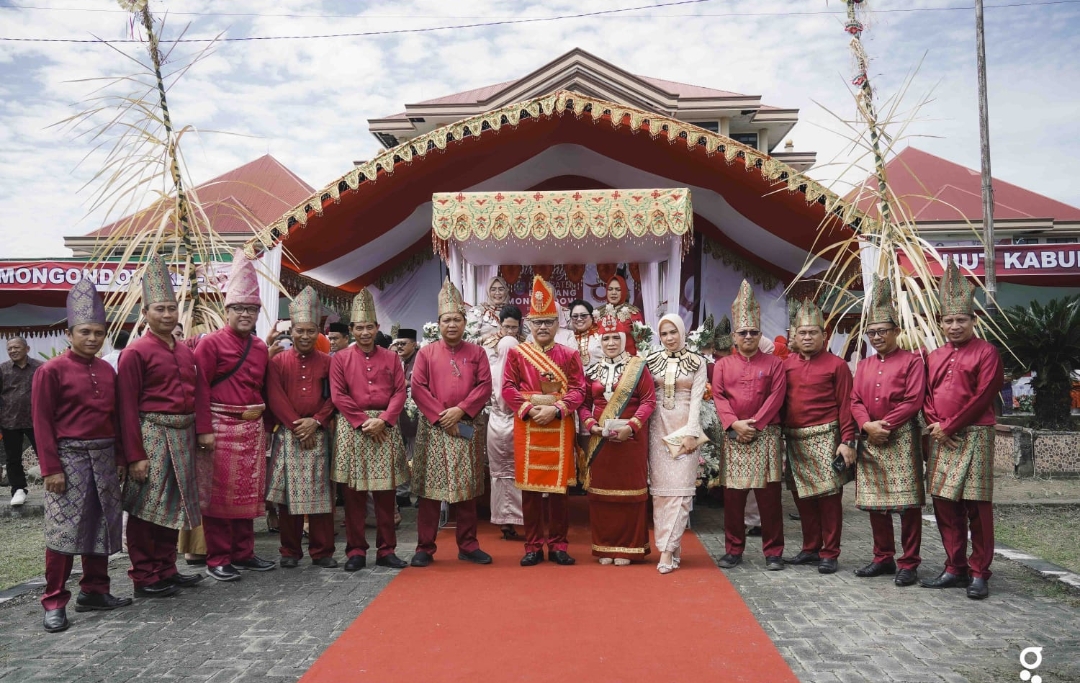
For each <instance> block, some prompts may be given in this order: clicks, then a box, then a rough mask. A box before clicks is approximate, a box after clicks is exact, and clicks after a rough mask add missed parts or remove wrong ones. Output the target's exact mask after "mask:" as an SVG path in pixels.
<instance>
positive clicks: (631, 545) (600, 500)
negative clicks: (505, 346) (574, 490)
mask: <svg viewBox="0 0 1080 683" xmlns="http://www.w3.org/2000/svg"><path fill="white" fill-rule="evenodd" d="M627 328H628V324H627V323H626V322H623V321H619V320H618V319H617V318H616V317H615V316H610V315H609V316H605V317H604V318H602V319H601V320H600V332H601V335H602V336H601V338H600V345H601V348H602V349H603V351H604V359H603V360H602V361H601V362H599V363H596V364H595V365H593V366H592V367H591V368H589V370H588V371H587V375H588V377H587V383H586V391H585V402H584V403H583V404H582V406H581V408H579V409H578V416H579V417H580V418H581V421H582V424H583V425H585V428H586V429H588V430H589V434H590V435H591V438H590V439H589V444H588V447H587V448H586V449H585V463H584V467H582V468H580V470H581V471H583V472H585V481H584V483H585V490H586V491H587V492H588V496H589V526H590V527H591V528H592V553H593V556H595V557H598V558H599V560H600V564H612V563H613V562H614V564H617V565H627V564H630V561H631V560H642V559H644V558H645V556H646V555H648V554H649V525H648V518H647V506H648V493H649V488H648V470H649V432H648V424H649V416H650V415H652V412H653V409H654V408H656V396H655V394H654V392H653V379H652V375H651V374H650V373H649V372H646V366H645V361H644V359H642V358H638V357H636V356H631V355H630V354H629V353H627V352H626V338H627V336H628V334H627V331H626V330H627Z"/></svg>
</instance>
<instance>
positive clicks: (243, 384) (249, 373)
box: [121, 326, 270, 406]
mask: <svg viewBox="0 0 1080 683" xmlns="http://www.w3.org/2000/svg"><path fill="white" fill-rule="evenodd" d="M247 341H248V338H247V337H241V336H240V335H239V334H237V333H236V332H234V331H233V329H232V328H231V327H227V326H226V327H224V328H222V329H220V330H218V331H217V332H212V333H210V334H208V335H206V336H205V337H203V338H202V339H200V340H199V343H198V345H197V346H196V347H195V363H196V364H197V365H198V366H199V371H200V372H202V373H203V375H205V376H206V383H207V384H208V385H209V386H210V401H211V402H212V403H220V404H223V405H229V406H251V405H258V404H260V403H262V402H263V385H264V384H265V382H266V366H267V365H268V364H269V360H270V356H269V353H268V352H267V350H266V343H265V342H264V341H263V340H262V339H259V337H258V336H257V335H255V334H254V333H252V335H251V350H250V351H249V352H248V355H247V357H246V358H244V363H243V365H241V367H240V369H239V370H237V371H236V372H234V373H233V374H232V375H231V376H230V377H229V378H228V379H226V380H225V381H223V382H221V383H219V384H217V385H215V384H214V380H215V379H216V378H217V377H219V376H221V375H225V374H227V373H228V372H230V371H231V370H232V369H233V368H235V367H236V364H237V363H239V362H240V357H241V356H243V354H244V348H245V347H246V346H247ZM121 357H123V354H121Z"/></svg>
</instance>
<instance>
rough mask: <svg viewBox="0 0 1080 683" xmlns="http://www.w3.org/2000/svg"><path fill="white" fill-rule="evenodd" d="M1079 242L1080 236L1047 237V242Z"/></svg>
mask: <svg viewBox="0 0 1080 683" xmlns="http://www.w3.org/2000/svg"><path fill="white" fill-rule="evenodd" d="M1077 242H1080V238H1076V237H1047V238H1046V243H1047V244H1076V243H1077Z"/></svg>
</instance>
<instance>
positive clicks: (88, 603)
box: [75, 592, 131, 612]
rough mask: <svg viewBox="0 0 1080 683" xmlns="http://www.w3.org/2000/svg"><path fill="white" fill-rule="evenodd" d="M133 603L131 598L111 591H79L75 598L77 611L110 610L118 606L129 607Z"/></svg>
mask: <svg viewBox="0 0 1080 683" xmlns="http://www.w3.org/2000/svg"><path fill="white" fill-rule="evenodd" d="M130 604H131V598H118V597H116V596H115V595H113V594H111V593H82V592H80V593H79V597H77V598H75V611H76V612H93V611H96V610H101V611H103V612H108V611H109V610H112V609H116V608H117V607H127V606H128V605H130Z"/></svg>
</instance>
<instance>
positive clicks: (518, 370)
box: [501, 341, 585, 420]
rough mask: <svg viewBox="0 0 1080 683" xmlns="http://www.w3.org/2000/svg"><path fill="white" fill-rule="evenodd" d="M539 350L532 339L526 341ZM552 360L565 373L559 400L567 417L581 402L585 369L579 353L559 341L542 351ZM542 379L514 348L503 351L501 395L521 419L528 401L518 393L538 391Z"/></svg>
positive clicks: (527, 408) (534, 367)
mask: <svg viewBox="0 0 1080 683" xmlns="http://www.w3.org/2000/svg"><path fill="white" fill-rule="evenodd" d="M526 343H527V344H532V345H533V346H534V347H535V348H537V349H539V348H540V346H539V345H537V344H536V343H535V342H531V341H530V342H526ZM543 351H544V355H546V356H547V357H548V358H549V359H550V360H551V362H552V363H554V364H555V365H557V366H559V368H560V369H562V371H563V373H564V374H565V375H566V381H567V387H566V394H565V395H564V396H563V397H562V399H561V402H562V403H563V405H565V406H566V411H564V414H563V417H564V418H566V417H569V416H570V414H571V413H573V412H574V411H576V410H577V409H578V408H579V407H580V406H581V404H582V403H583V402H584V401H585V370H584V369H583V368H582V365H581V354H579V353H578V352H577V351H575V350H574V349H571V348H569V347H567V346H563V345H561V344H556V343H552V345H551V346H550V347H548V348H546V349H544V350H543ZM542 381H543V378H542V377H541V376H540V371H539V370H537V369H536V366H534V365H533V364H532V363H530V362H529V361H528V360H526V359H525V356H523V355H522V353H521V350H520V349H518V347H516V346H515V347H514V348H512V349H510V350H509V351H508V352H507V353H506V366H505V367H504V368H503V383H502V388H501V391H502V397H503V400H504V401H506V404H507V405H508V406H509V407H510V410H513V411H514V412H515V413H517V416H518V417H519V418H521V419H523V420H524V419H526V416H527V414H528V412H529V411H530V410H531V409H532V407H533V406H532V404H531V403H529V401H528V399H527V398H526V397H525V396H523V395H522V392H540V391H542V389H541V384H540V383H541V382H542Z"/></svg>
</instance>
